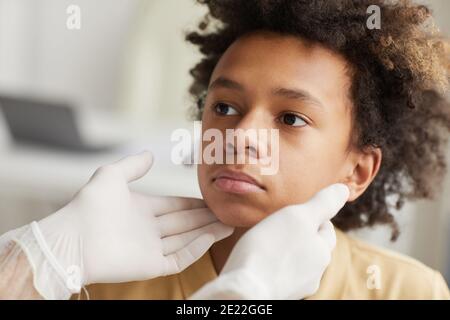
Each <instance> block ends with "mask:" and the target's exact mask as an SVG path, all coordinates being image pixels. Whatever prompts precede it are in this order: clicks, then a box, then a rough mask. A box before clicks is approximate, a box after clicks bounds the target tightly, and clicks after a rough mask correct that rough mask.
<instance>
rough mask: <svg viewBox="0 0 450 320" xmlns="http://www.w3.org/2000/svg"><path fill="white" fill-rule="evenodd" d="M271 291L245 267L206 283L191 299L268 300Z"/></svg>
mask: <svg viewBox="0 0 450 320" xmlns="http://www.w3.org/2000/svg"><path fill="white" fill-rule="evenodd" d="M266 299H270V293H269V292H267V289H266V288H265V287H264V286H263V285H262V284H261V282H260V281H259V280H258V279H257V278H256V277H254V276H253V275H252V273H251V272H248V271H247V270H245V269H241V270H235V271H232V272H228V273H226V274H223V275H219V277H217V278H216V279H214V280H213V281H211V282H208V283H207V284H205V285H204V286H203V287H202V288H200V289H199V290H198V291H196V292H194V294H193V295H192V296H191V297H189V300H266Z"/></svg>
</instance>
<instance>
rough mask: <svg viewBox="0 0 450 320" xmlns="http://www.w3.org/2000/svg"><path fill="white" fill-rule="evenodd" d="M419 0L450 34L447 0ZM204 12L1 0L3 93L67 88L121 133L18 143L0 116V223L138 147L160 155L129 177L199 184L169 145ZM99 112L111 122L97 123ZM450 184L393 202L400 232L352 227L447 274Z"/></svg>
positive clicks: (66, 93) (79, 0) (139, 4)
mask: <svg viewBox="0 0 450 320" xmlns="http://www.w3.org/2000/svg"><path fill="white" fill-rule="evenodd" d="M422 2H424V3H426V4H429V5H430V6H431V7H432V8H433V10H434V12H435V18H436V21H437V24H438V25H439V26H440V27H441V29H442V30H443V31H444V33H445V34H446V35H447V36H448V35H450V1H447V0H429V1H422ZM72 4H75V5H78V6H79V8H80V9H81V28H80V29H79V30H69V29H68V28H67V27H66V20H67V18H68V16H69V14H68V13H67V12H66V10H67V8H68V7H69V6H70V5H72ZM203 13H204V9H203V8H201V7H199V6H198V5H196V4H195V3H194V1H193V0H127V1H120V0H70V1H69V0H0V94H4V93H6V94H17V95H27V96H30V95H31V96H35V95H37V96H40V97H50V98H61V99H65V100H67V101H70V102H72V103H73V105H74V107H76V108H78V109H80V110H82V111H83V112H84V113H85V114H91V117H89V118H86V121H84V122H83V123H82V125H83V126H85V127H87V128H88V129H86V130H89V129H90V130H91V131H92V132H94V133H95V134H98V135H100V136H102V135H103V136H109V135H111V136H115V137H117V136H119V137H120V136H123V137H122V138H123V139H126V141H128V143H126V144H124V146H123V147H122V148H120V149H116V150H114V152H109V153H105V154H98V155H81V154H74V153H66V152H62V151H56V150H50V149H42V148H39V147H36V146H28V147H22V146H16V145H14V144H13V143H12V141H11V137H10V136H9V133H8V131H7V129H6V126H5V125H4V123H3V124H2V122H1V121H0V233H3V232H4V231H7V230H8V229H11V228H14V227H18V226H20V225H22V224H24V223H28V222H30V221H32V220H34V219H39V218H41V217H43V216H45V215H47V214H49V213H51V212H53V211H55V210H56V209H58V208H59V207H60V206H61V205H62V204H64V203H66V202H67V201H68V200H69V199H70V197H71V196H72V194H73V193H74V192H75V191H76V190H77V189H78V188H79V187H80V186H81V185H82V184H83V183H84V182H85V181H86V179H87V178H88V177H89V176H90V175H91V174H92V172H93V170H95V168H96V167H97V166H99V165H101V164H104V163H106V162H108V161H111V160H115V159H116V158H117V157H118V156H119V155H124V154H126V153H129V152H133V151H139V150H140V149H143V148H146V147H148V148H150V149H152V150H153V151H154V152H155V154H156V160H157V162H156V164H155V170H152V172H151V174H150V175H149V176H148V177H146V178H145V179H144V181H143V182H142V183H140V184H138V185H137V186H136V187H137V188H140V189H142V190H145V191H146V192H157V193H161V194H175V195H188V196H199V190H198V185H197V183H196V179H195V168H175V167H173V166H172V165H171V164H170V161H169V157H170V155H169V153H170V147H171V144H170V132H171V130H172V129H173V128H179V127H186V128H190V123H189V122H188V120H187V118H186V115H187V109H188V108H189V106H190V105H191V104H192V101H191V100H190V98H189V96H188V94H187V89H188V86H189V83H190V77H189V74H188V70H189V68H191V67H192V66H193V64H194V63H195V62H196V61H197V59H198V57H199V55H198V53H197V52H196V51H195V49H194V48H192V47H191V46H189V45H188V44H186V43H185V42H184V38H183V35H184V31H185V30H186V29H189V28H192V27H194V26H195V25H196V22H197V21H198V19H199V18H200V17H201V16H202V15H203ZM0 120H1V119H0ZM105 120H108V121H110V122H108V126H107V129H106V127H105V126H100V125H99V123H101V122H104V121H105ZM89 124H91V125H90V126H89ZM111 128H114V129H115V130H110V129H111ZM95 131H96V132H95ZM94 133H93V134H94ZM449 157H450V148H449ZM168 176H170V177H171V178H170V179H168V178H167V177H168ZM449 196H450V175H447V177H446V180H445V185H444V190H443V193H442V195H441V196H440V197H438V198H436V199H435V200H434V201H428V202H416V203H409V204H407V205H406V206H405V208H404V209H403V210H401V211H400V212H398V213H397V216H398V220H399V222H400V226H401V229H402V235H401V236H400V239H399V240H398V241H397V242H396V243H391V242H389V230H388V229H386V228H376V229H375V230H363V231H359V232H355V233H354V234H355V236H357V237H362V238H364V239H366V240H368V241H371V242H374V243H376V244H379V245H383V246H386V247H389V248H392V249H394V250H398V251H400V252H403V253H406V254H409V255H412V256H413V257H415V258H418V259H419V260H421V261H423V262H424V263H426V264H428V265H430V266H432V267H434V268H436V269H438V270H440V271H441V272H442V273H444V274H445V275H446V277H447V279H450V238H449V234H450V199H449V198H450V197H449Z"/></svg>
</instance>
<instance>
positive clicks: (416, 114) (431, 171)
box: [186, 0, 450, 240]
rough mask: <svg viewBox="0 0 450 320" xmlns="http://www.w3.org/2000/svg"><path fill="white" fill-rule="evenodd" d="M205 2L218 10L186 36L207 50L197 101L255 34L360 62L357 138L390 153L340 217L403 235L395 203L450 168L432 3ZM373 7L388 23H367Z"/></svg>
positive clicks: (350, 225) (429, 188) (441, 47)
mask: <svg viewBox="0 0 450 320" xmlns="http://www.w3.org/2000/svg"><path fill="white" fill-rule="evenodd" d="M198 2H199V3H201V4H203V5H206V6H207V8H208V13H207V14H206V15H205V16H204V18H203V19H202V21H201V22H200V23H199V25H198V28H197V30H192V31H190V32H188V33H187V34H186V40H187V41H188V42H190V43H192V44H194V45H196V46H198V48H199V50H200V52H201V54H202V55H203V57H202V60H201V61H200V62H199V63H198V64H197V65H196V66H195V67H194V68H192V69H191V71H190V73H191V75H192V77H193V83H192V85H191V87H190V93H191V95H192V96H193V97H194V99H195V100H196V101H201V100H202V99H201V98H202V96H204V94H205V92H206V91H207V88H208V84H209V80H210V76H211V74H212V72H213V69H214V67H215V66H216V64H217V62H218V61H219V59H220V57H221V56H222V54H223V53H224V52H225V50H226V49H227V48H228V47H229V46H230V45H231V44H232V43H233V42H234V41H235V40H236V39H237V38H239V37H240V36H242V35H244V34H246V33H250V32H254V31H257V30H266V31H271V32H276V33H279V34H285V35H294V36H298V37H300V38H302V39H304V40H307V41H310V42H313V43H318V44H320V45H323V46H325V47H327V48H329V49H331V50H333V51H335V52H338V53H340V54H341V55H342V56H343V57H345V58H346V60H347V61H348V62H349V64H350V65H351V66H352V69H353V72H352V85H351V89H350V90H351V92H350V94H351V97H352V100H353V105H354V106H353V109H354V110H353V117H354V128H353V132H354V134H353V136H354V140H355V141H354V142H353V144H354V145H355V146H356V147H358V148H360V150H364V149H365V148H367V147H371V146H372V147H378V148H381V150H382V153H383V160H382V164H381V167H380V170H379V172H378V174H377V176H376V177H375V179H374V180H373V182H372V183H371V185H370V186H369V188H368V189H367V190H366V191H365V192H364V194H362V195H361V196H360V197H359V198H358V199H357V200H356V201H353V202H350V203H347V204H346V205H345V206H344V207H343V208H342V210H341V211H340V212H339V214H338V215H337V216H336V217H335V218H334V220H333V223H334V224H335V225H336V226H337V227H339V228H341V229H342V230H351V229H356V228H361V227H365V226H373V225H376V224H388V225H390V226H391V228H392V237H391V239H392V240H395V239H396V238H397V236H398V234H399V229H398V225H397V223H396V221H395V219H394V216H393V215H392V209H400V208H401V207H402V206H403V204H404V202H405V200H412V199H421V198H423V199H430V198H433V197H434V195H435V194H436V191H437V190H439V189H440V188H441V181H442V178H443V176H444V174H445V172H446V161H445V151H446V145H447V139H448V136H449V132H450V104H449V103H448V101H447V100H446V99H445V94H446V92H447V90H448V84H449V74H450V72H449V71H450V56H449V50H448V48H449V47H448V42H446V41H445V39H443V38H442V36H441V35H440V34H439V32H438V30H437V28H436V27H435V26H434V24H433V19H432V17H431V12H430V9H429V8H427V7H426V6H423V5H417V4H414V3H412V2H411V1H409V0H402V1H387V0H386V1H384V0H336V1H329V0H312V1H311V0H245V1H243V0H198ZM370 5H377V6H378V7H379V8H380V13H381V28H380V29H369V28H367V26H366V23H367V19H368V17H369V14H368V13H367V9H368V7H369V6H370ZM197 107H201V103H198V105H197ZM199 110H200V109H199ZM200 112H201V111H200ZM200 112H197V114H198V116H201V115H200V114H199V113H200Z"/></svg>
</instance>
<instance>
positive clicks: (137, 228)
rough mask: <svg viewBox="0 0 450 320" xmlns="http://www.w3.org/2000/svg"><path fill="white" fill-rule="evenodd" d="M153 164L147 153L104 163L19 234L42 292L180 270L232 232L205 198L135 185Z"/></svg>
mask: <svg viewBox="0 0 450 320" xmlns="http://www.w3.org/2000/svg"><path fill="white" fill-rule="evenodd" d="M151 164H152V156H151V153H149V152H143V153H141V154H138V155H135V156H130V157H127V158H124V159H122V160H120V161H118V162H116V163H114V164H111V165H107V166H104V167H101V168H99V169H98V170H97V171H96V172H95V174H94V175H93V176H92V178H91V179H90V181H89V182H88V183H87V184H86V185H85V186H84V187H83V188H82V189H81V190H80V191H79V192H78V193H77V194H76V195H75V197H74V199H73V200H72V201H71V202H70V203H69V204H68V205H66V206H65V207H63V208H62V209H60V210H59V211H57V212H56V213H55V214H52V215H50V216H48V217H47V218H45V219H43V220H41V221H39V222H38V223H36V222H34V223H32V224H31V228H29V229H30V230H29V231H27V232H25V234H23V235H22V236H21V237H19V238H18V239H17V242H18V243H19V244H20V245H21V247H22V248H23V249H24V251H25V252H26V254H27V257H28V260H29V261H30V263H31V265H32V267H33V271H34V272H33V273H34V285H35V288H36V289H37V290H38V292H39V293H40V294H41V295H42V296H43V297H44V298H57V299H64V298H68V297H70V295H71V294H72V293H75V292H79V291H80V287H82V286H84V285H87V284H91V283H115V282H128V281H138V280H146V279H151V278H155V277H159V276H164V275H169V274H174V273H178V272H180V271H182V270H183V269H185V268H186V267H188V266H189V265H190V264H192V263H193V262H195V261H196V260H197V259H199V258H200V257H201V256H202V255H203V254H204V253H205V252H206V251H207V250H208V248H209V247H210V246H211V245H212V244H213V243H214V242H215V241H218V240H221V239H223V238H225V237H227V236H229V235H230V234H231V233H232V231H233V229H232V228H230V227H228V226H225V225H224V224H222V223H221V222H219V221H217V218H216V217H215V216H214V215H213V214H212V213H211V212H210V210H209V209H207V208H205V204H204V202H203V201H201V200H198V199H188V198H177V197H158V196H147V195H144V194H139V193H136V192H132V191H130V189H129V186H128V183H129V182H131V181H133V180H136V179H139V178H141V177H142V176H143V175H145V174H146V173H147V171H148V170H149V169H150V167H151Z"/></svg>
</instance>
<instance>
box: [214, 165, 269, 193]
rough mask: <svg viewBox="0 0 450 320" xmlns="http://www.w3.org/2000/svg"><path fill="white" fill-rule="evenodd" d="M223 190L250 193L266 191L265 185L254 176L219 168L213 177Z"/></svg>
mask: <svg viewBox="0 0 450 320" xmlns="http://www.w3.org/2000/svg"><path fill="white" fill-rule="evenodd" d="M212 181H213V183H214V184H215V185H216V186H217V187H218V188H219V189H221V190H222V191H226V192H231V193H249V192H262V191H265V188H264V186H263V185H262V184H261V183H260V182H259V181H258V180H257V179H256V178H255V177H253V176H251V175H249V174H247V173H245V172H243V171H236V170H230V169H222V170H219V171H218V172H217V173H216V174H215V175H214V177H213V179H212Z"/></svg>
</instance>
